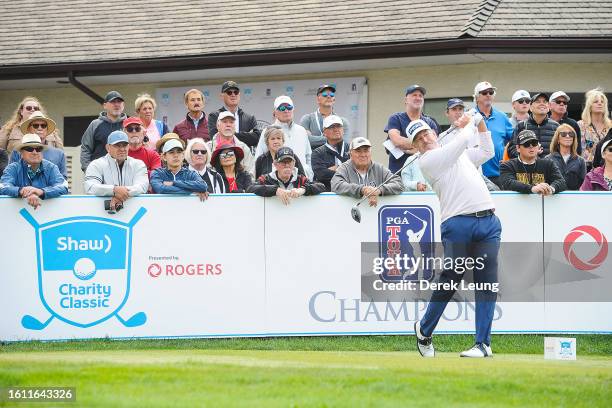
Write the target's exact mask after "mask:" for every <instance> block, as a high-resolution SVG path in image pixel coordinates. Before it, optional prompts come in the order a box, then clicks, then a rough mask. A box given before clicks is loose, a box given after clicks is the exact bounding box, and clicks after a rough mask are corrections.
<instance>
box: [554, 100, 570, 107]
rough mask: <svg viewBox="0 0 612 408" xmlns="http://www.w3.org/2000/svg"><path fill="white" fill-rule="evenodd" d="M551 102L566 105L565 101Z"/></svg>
mask: <svg viewBox="0 0 612 408" xmlns="http://www.w3.org/2000/svg"><path fill="white" fill-rule="evenodd" d="M553 102H554V103H556V104H557V105H563V106H565V105H567V102H566V101H553Z"/></svg>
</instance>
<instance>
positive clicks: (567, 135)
mask: <svg viewBox="0 0 612 408" xmlns="http://www.w3.org/2000/svg"><path fill="white" fill-rule="evenodd" d="M577 149H578V137H577V136H576V131H575V130H574V128H573V127H572V126H570V125H568V124H563V125H560V126H559V127H558V128H557V130H556V131H555V134H554V136H553V138H552V141H551V142H550V154H549V155H548V156H547V157H548V158H549V159H551V160H552V161H554V162H555V164H556V165H557V167H558V168H559V170H560V171H561V174H562V175H563V178H564V179H565V184H566V185H567V189H568V190H578V189H579V188H580V186H581V185H582V182H583V181H584V176H585V175H586V163H585V161H584V159H583V158H582V157H580V156H579V155H578V150H577Z"/></svg>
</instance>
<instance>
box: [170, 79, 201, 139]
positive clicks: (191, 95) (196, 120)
mask: <svg viewBox="0 0 612 408" xmlns="http://www.w3.org/2000/svg"><path fill="white" fill-rule="evenodd" d="M184 99H185V106H186V107H187V115H186V116H185V119H183V120H182V121H181V122H179V123H177V124H176V126H174V129H173V130H172V132H173V133H176V134H177V135H179V136H180V138H181V139H183V142H185V143H187V141H188V140H189V139H193V138H194V137H201V138H202V139H204V140H206V141H208V140H210V135H209V133H208V121H207V120H206V114H205V113H204V111H203V109H204V104H205V103H206V100H205V99H204V94H203V93H202V91H200V90H199V89H195V88H194V89H190V90H188V91H187V92H185V95H184Z"/></svg>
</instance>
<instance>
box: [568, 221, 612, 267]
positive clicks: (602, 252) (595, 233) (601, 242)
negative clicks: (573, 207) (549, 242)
mask: <svg viewBox="0 0 612 408" xmlns="http://www.w3.org/2000/svg"><path fill="white" fill-rule="evenodd" d="M589 237H590V238H589ZM577 241H578V242H577ZM588 241H591V242H592V241H595V242H594V245H596V246H597V248H596V253H595V255H593V256H586V258H587V259H583V258H585V256H584V255H583V256H579V255H578V254H577V252H578V251H577V248H576V247H577V246H578V244H579V242H588ZM581 248H584V247H581ZM563 253H564V254H565V259H567V261H568V262H569V263H570V264H571V265H572V266H573V267H574V268H576V269H578V270H581V271H590V270H593V269H595V268H598V267H599V266H600V265H601V264H602V263H603V262H604V261H605V260H606V258H607V257H608V240H607V239H606V236H605V235H604V234H602V233H601V231H599V230H598V229H597V228H595V227H593V226H591V225H581V226H579V227H576V228H574V229H573V230H571V231H570V233H569V234H567V236H566V237H565V239H564V240H563ZM581 255H582V254H581Z"/></svg>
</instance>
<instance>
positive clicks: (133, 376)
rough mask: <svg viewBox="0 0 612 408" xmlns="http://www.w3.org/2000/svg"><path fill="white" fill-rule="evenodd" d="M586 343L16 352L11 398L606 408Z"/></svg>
mask: <svg viewBox="0 0 612 408" xmlns="http://www.w3.org/2000/svg"><path fill="white" fill-rule="evenodd" d="M575 337H576V336H575ZM577 337H578V360H577V361H548V360H544V359H543V336H536V335H521V336H518V335H504V336H494V338H493V347H494V348H493V350H494V352H495V357H494V358H492V359H486V360H474V359H461V358H459V357H458V354H457V352H458V351H460V350H462V349H464V348H465V347H466V346H469V345H471V342H472V337H471V336H436V338H435V340H436V343H435V344H436V346H437V349H438V351H439V353H438V356H437V357H436V358H435V359H428V360H426V359H423V358H421V357H420V356H418V353H417V352H416V351H415V346H414V344H413V343H414V338H413V337H411V336H375V337H366V336H357V337H298V338H267V339H214V340H206V339H202V340H195V339H194V340H135V341H111V340H93V341H71V342H46V343H42V342H29V343H10V344H4V345H2V346H0V388H1V387H7V386H71V387H76V389H77V402H76V404H75V403H66V404H63V405H62V406H86V407H111V406H112V407H122V406H134V407H158V406H159V407H167V406H172V407H183V406H188V407H192V406H207V407H225V406H243V407H259V406H262V407H276V406H279V407H287V406H296V407H297V406H299V407H306V406H308V407H309V406H329V407H331V406H333V407H336V406H342V407H344V406H346V407H360V406H372V407H386V406H389V407H395V406H417V407H421V406H422V407H438V406H440V407H448V406H465V407H491V406H514V407H524V406H537V407H543V406H550V407H558V406H568V407H569V406H571V407H580V406H589V407H598V406H601V407H604V406H606V407H607V406H609V405H610V403H609V401H610V400H611V399H612V352H611V348H612V345H611V343H612V337H611V336H599V335H588V336H577ZM444 351H446V352H444ZM0 405H2V403H0ZM15 406H19V407H22V406H27V405H25V404H23V403H20V404H17V405H15ZM31 406H48V405H47V404H32V405H31ZM56 406H57V404H56Z"/></svg>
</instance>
